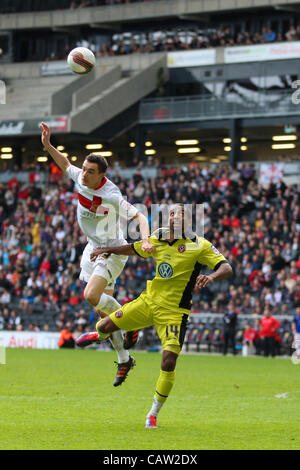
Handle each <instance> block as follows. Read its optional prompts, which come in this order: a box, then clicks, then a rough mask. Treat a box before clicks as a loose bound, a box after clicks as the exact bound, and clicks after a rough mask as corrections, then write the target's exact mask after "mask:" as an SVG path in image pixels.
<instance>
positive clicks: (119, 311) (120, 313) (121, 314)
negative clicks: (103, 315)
mask: <svg viewBox="0 0 300 470" xmlns="http://www.w3.org/2000/svg"><path fill="white" fill-rule="evenodd" d="M122 316H123V312H122V310H118V311H117V312H116V313H115V317H116V318H121V317H122Z"/></svg>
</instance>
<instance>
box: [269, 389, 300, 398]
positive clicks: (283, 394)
mask: <svg viewBox="0 0 300 470" xmlns="http://www.w3.org/2000/svg"><path fill="white" fill-rule="evenodd" d="M291 393H300V390H295V391H293V392H284V393H279V394H278V395H274V396H275V398H288V397H289V395H290V394H291Z"/></svg>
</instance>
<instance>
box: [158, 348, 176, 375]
mask: <svg viewBox="0 0 300 470" xmlns="http://www.w3.org/2000/svg"><path fill="white" fill-rule="evenodd" d="M177 357H178V356H177V354H175V353H173V352H171V351H164V352H163V357H162V362H161V369H162V370H164V371H166V372H172V371H173V370H175V367H176V361H177Z"/></svg>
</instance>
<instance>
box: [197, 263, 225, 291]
mask: <svg viewBox="0 0 300 470" xmlns="http://www.w3.org/2000/svg"><path fill="white" fill-rule="evenodd" d="M232 272H233V271H232V267H231V266H230V264H229V263H222V264H221V265H220V266H219V268H218V269H217V270H216V271H215V272H213V273H211V274H209V275H208V276H206V275H205V274H200V276H198V277H197V280H196V288H197V289H203V287H206V286H207V285H208V284H211V283H212V282H215V281H223V279H226V278H227V277H229V276H231V275H232Z"/></svg>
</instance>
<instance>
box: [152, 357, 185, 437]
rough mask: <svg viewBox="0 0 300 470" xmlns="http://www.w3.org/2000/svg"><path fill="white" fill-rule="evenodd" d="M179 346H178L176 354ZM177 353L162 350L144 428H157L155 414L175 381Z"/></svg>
mask: <svg viewBox="0 0 300 470" xmlns="http://www.w3.org/2000/svg"><path fill="white" fill-rule="evenodd" d="M179 352H180V348H178V354H179ZM178 354H176V353H175V352H172V351H168V350H164V351H163V355H162V361H161V369H160V374H159V377H158V380H157V382H156V387H155V394H154V397H153V403H152V407H151V409H150V411H149V412H148V414H147V417H146V425H145V427H146V428H157V423H156V420H157V415H158V413H159V412H160V410H161V408H162V406H163V405H164V404H165V402H166V400H167V398H168V396H169V394H170V393H171V390H172V388H173V385H174V382H175V367H176V361H177V358H178Z"/></svg>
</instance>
